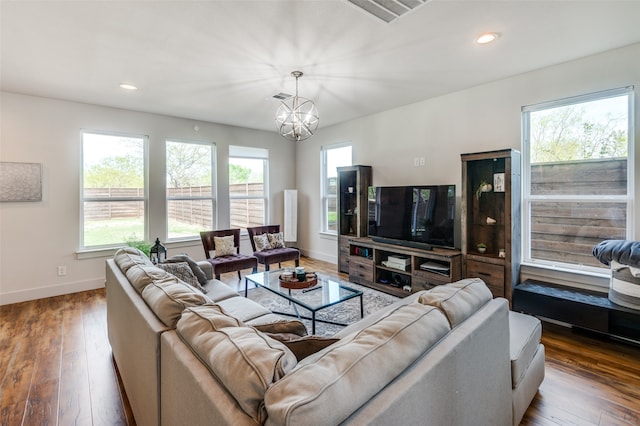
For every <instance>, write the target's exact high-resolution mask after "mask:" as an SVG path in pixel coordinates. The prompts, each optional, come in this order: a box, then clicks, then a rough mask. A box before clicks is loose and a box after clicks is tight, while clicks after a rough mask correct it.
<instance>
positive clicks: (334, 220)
mask: <svg viewBox="0 0 640 426" xmlns="http://www.w3.org/2000/svg"><path fill="white" fill-rule="evenodd" d="M320 155H321V156H322V158H321V161H322V167H321V168H320V173H321V174H322V176H321V177H320V182H321V184H322V188H321V193H322V214H321V218H322V228H321V229H322V232H326V233H329V234H336V233H337V224H338V212H337V208H338V202H337V198H336V186H337V180H338V172H337V168H338V167H344V166H351V165H352V160H351V145H334V146H328V147H323V148H322V150H321V153H320Z"/></svg>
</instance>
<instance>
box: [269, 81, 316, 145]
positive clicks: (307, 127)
mask: <svg viewBox="0 0 640 426" xmlns="http://www.w3.org/2000/svg"><path fill="white" fill-rule="evenodd" d="M291 75H292V76H293V77H295V78H296V94H295V96H289V97H288V98H286V99H284V100H282V101H281V104H280V106H279V107H278V111H277V112H276V125H277V126H278V132H280V134H281V135H282V136H283V137H285V138H287V139H289V140H292V141H303V140H305V139H307V138H309V137H311V136H313V132H314V131H315V130H316V129H317V128H318V122H319V121H320V118H319V117H318V109H317V108H316V106H315V105H314V104H313V102H312V101H311V100H309V99H306V98H301V97H299V96H298V79H299V78H300V77H302V71H293V72H292V73H291Z"/></svg>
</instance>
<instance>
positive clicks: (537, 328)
mask: <svg viewBox="0 0 640 426" xmlns="http://www.w3.org/2000/svg"><path fill="white" fill-rule="evenodd" d="M541 338H542V324H541V323H540V320H539V319H538V318H536V317H532V316H530V315H525V314H520V313H518V312H513V311H511V312H509V356H510V358H511V385H512V387H513V388H514V389H515V388H516V387H517V386H518V384H519V383H520V382H521V381H522V379H523V378H524V376H525V373H526V372H527V370H528V368H529V365H530V364H531V361H532V360H533V357H534V355H535V354H536V351H537V350H538V346H539V345H540V339H541Z"/></svg>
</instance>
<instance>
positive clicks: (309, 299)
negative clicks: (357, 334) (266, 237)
mask: <svg viewBox="0 0 640 426" xmlns="http://www.w3.org/2000/svg"><path fill="white" fill-rule="evenodd" d="M282 272H283V270H274V271H265V272H258V273H257V274H251V275H247V276H246V277H245V278H246V281H245V285H248V282H249V281H250V282H252V283H253V284H254V285H255V286H256V287H263V288H266V289H267V290H270V291H272V292H273V293H276V294H279V295H280V296H282V297H284V298H285V299H288V300H291V301H294V302H296V303H297V304H299V305H300V306H303V307H304V308H307V309H309V310H312V311H317V310H319V309H322V308H326V307H329V306H332V305H335V304H336V303H340V302H344V301H345V300H349V299H352V298H354V297H358V296H361V295H362V291H360V290H355V289H353V288H349V287H347V286H345V285H343V284H342V282H341V281H339V280H337V279H335V278H332V277H329V276H327V275H324V274H320V273H316V275H317V277H318V283H317V284H316V285H314V286H313V287H309V288H306V289H301V290H297V289H288V288H284V287H281V286H280V279H279V276H280V274H281V273H282ZM245 292H246V287H245Z"/></svg>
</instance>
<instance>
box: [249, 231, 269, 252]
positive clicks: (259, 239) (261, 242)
mask: <svg viewBox="0 0 640 426" xmlns="http://www.w3.org/2000/svg"><path fill="white" fill-rule="evenodd" d="M253 242H254V243H255V245H256V251H264V250H270V249H271V243H270V242H269V237H268V236H267V234H261V235H255V236H254V237H253Z"/></svg>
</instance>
